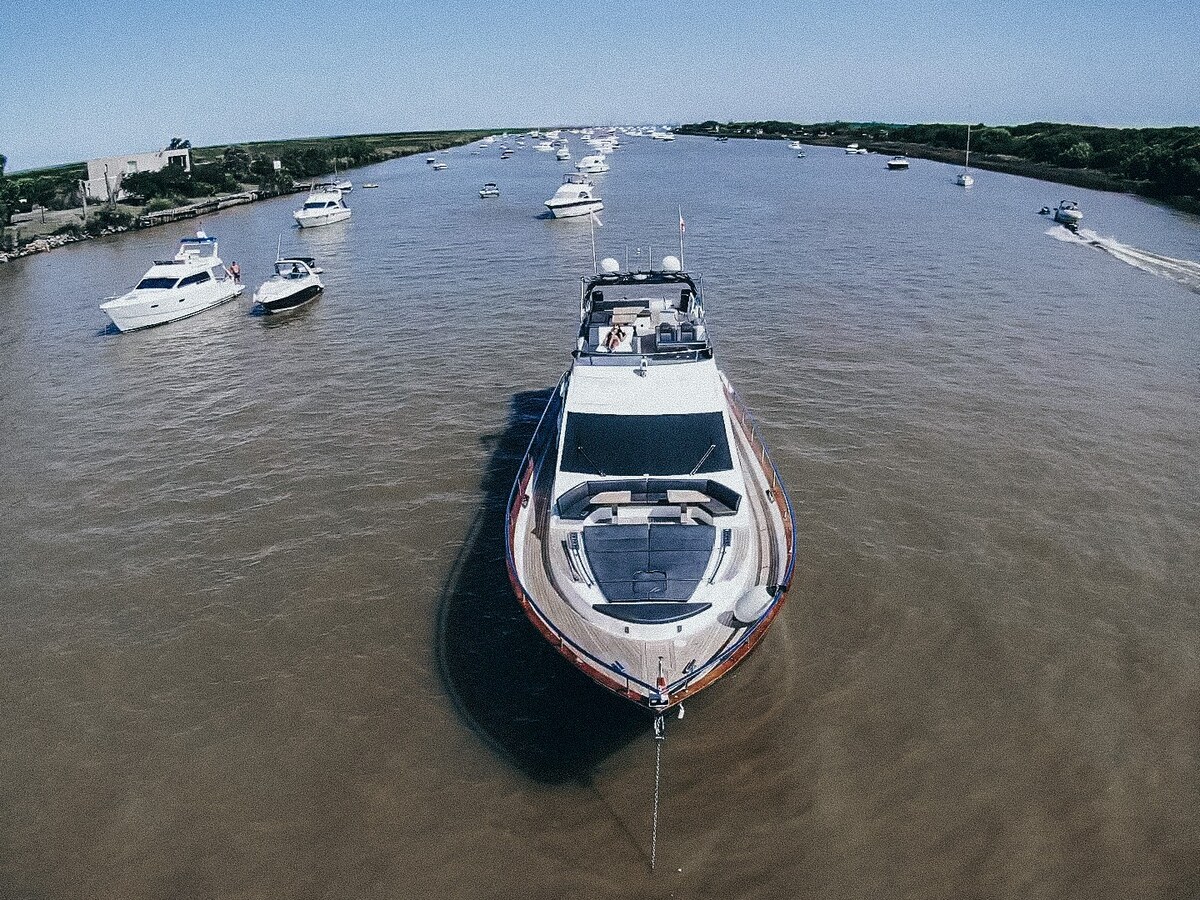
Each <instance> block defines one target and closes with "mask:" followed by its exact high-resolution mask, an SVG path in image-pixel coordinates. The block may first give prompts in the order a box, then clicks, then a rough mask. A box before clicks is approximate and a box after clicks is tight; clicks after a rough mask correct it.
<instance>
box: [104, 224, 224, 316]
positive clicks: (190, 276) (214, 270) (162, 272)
mask: <svg viewBox="0 0 1200 900" xmlns="http://www.w3.org/2000/svg"><path fill="white" fill-rule="evenodd" d="M245 289H246V286H245V285H243V284H239V283H238V282H236V281H235V280H234V279H233V278H231V277H229V276H228V275H227V274H226V272H225V266H224V264H223V263H222V262H221V258H220V257H219V256H217V239H216V238H212V237H209V236H208V235H206V234H205V233H204V232H203V231H197V232H196V236H195V237H186V238H184V239H183V240H181V241H180V242H179V252H177V253H176V254H175V258H174V259H168V260H156V261H155V263H154V265H153V266H151V267H150V268H149V269H148V270H147V271H146V274H145V275H143V276H142V279H141V281H139V282H138V283H137V285H136V286H135V287H134V289H133V290H131V291H129V292H127V293H125V294H122V295H121V296H120V297H114V298H112V299H111V300H106V301H105V302H104V303H101V304H100V308H101V309H102V310H104V312H105V313H106V314H107V315H108V317H109V318H110V319H112V323H113V324H114V325H115V326H116V327H117V330H119V331H137V330H138V329H139V328H149V327H151V326H152V325H162V324H163V323H165V322H174V321H175V320H177V319H186V318H187V317H188V316H194V315H196V313H200V312H204V310H206V309H211V308H212V307H214V306H218V305H219V304H221V303H225V302H227V301H229V300H232V299H233V298H234V297H237V296H239V295H240V294H241V293H242V291H244V290H245Z"/></svg>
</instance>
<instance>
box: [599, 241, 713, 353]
mask: <svg viewBox="0 0 1200 900" xmlns="http://www.w3.org/2000/svg"><path fill="white" fill-rule="evenodd" d="M580 320H581V323H580V328H579V340H578V341H577V345H576V352H575V358H576V361H577V363H582V364H584V365H589V364H590V365H596V364H605V365H607V364H613V363H623V364H630V363H633V364H640V363H641V360H642V359H643V358H645V359H646V361H647V363H651V362H672V361H676V362H678V361H687V360H696V359H706V358H709V357H711V356H712V345H711V344H710V343H709V341H708V334H707V329H706V328H705V325H704V307H703V305H702V303H701V298H700V290H699V289H698V288H697V286H696V283H695V282H694V281H693V280H692V279H691V277H690V276H688V275H687V274H686V273H685V272H683V271H681V270H680V267H679V262H678V260H676V259H675V257H672V256H668V257H667V258H666V259H665V260H664V265H663V268H662V269H661V270H651V271H643V272H621V271H618V270H617V266H616V262H615V260H611V259H606V260H604V263H603V264H602V271H601V272H600V273H599V274H596V275H589V276H586V277H584V279H583V288H582V294H581V297H580Z"/></svg>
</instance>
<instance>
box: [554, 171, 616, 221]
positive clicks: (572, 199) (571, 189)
mask: <svg viewBox="0 0 1200 900" xmlns="http://www.w3.org/2000/svg"><path fill="white" fill-rule="evenodd" d="M595 191H596V186H595V185H594V184H592V179H590V178H588V177H587V175H585V174H584V173H582V172H568V173H567V174H566V175H564V176H563V183H562V184H561V185H559V188H558V190H557V191H555V192H554V196H553V197H551V198H550V199H549V200H547V201H546V208H547V209H549V210H550V215H552V216H553V217H554V218H556V219H567V218H571V217H573V216H586V215H588V214H589V213H597V212H600V210H602V209H604V201H603V200H601V199H600V198H599V197H597V196H596V193H595Z"/></svg>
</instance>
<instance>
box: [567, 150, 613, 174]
mask: <svg viewBox="0 0 1200 900" xmlns="http://www.w3.org/2000/svg"><path fill="white" fill-rule="evenodd" d="M575 168H576V169H577V170H578V171H580V172H585V173H586V174H588V175H598V174H600V173H601V172H607V171H608V168H609V167H608V163H606V162H605V161H604V154H603V153H597V154H594V155H592V156H585V157H584V158H583V159H581V160H580V161H579V162H577V163H575Z"/></svg>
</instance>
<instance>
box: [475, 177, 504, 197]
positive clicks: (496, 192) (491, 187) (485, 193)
mask: <svg viewBox="0 0 1200 900" xmlns="http://www.w3.org/2000/svg"><path fill="white" fill-rule="evenodd" d="M499 196H500V188H498V187H497V186H496V182H494V181H489V182H488V183H487V184H485V185H484V186H483V187H481V188H480V189H479V197H480V199H483V200H486V199H488V198H490V197H499Z"/></svg>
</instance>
